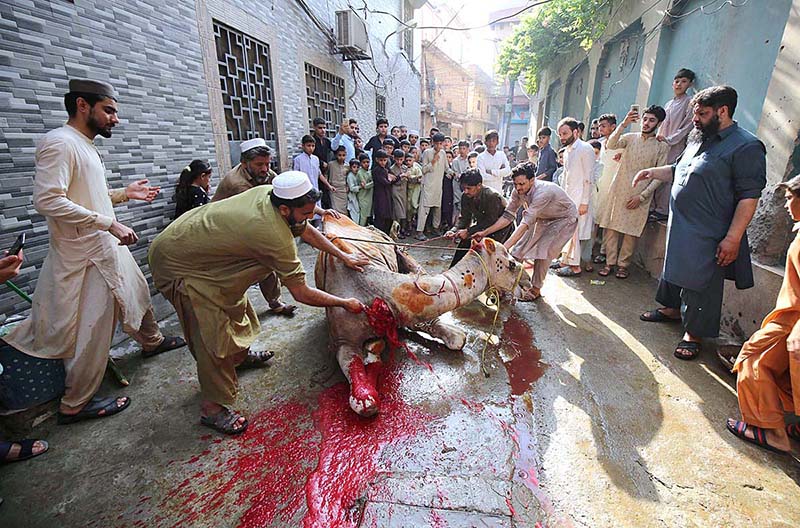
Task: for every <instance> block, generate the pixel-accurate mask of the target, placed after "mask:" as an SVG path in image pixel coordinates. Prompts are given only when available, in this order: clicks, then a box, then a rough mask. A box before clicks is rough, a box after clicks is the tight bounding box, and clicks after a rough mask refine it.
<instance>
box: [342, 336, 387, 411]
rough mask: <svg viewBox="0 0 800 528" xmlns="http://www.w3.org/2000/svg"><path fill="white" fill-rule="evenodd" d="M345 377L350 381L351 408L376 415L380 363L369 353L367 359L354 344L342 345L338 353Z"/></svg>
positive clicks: (378, 403) (378, 400)
mask: <svg viewBox="0 0 800 528" xmlns="http://www.w3.org/2000/svg"><path fill="white" fill-rule="evenodd" d="M336 356H337V359H338V360H339V365H340V366H341V368H342V372H344V375H345V377H346V378H347V380H348V381H349V382H350V408H351V409H353V411H354V412H355V413H356V414H359V415H361V416H367V417H368V416H375V415H376V414H378V411H379V409H380V396H379V395H378V389H377V387H376V385H377V377H378V373H379V370H380V369H379V365H378V364H379V363H380V358H378V361H377V363H378V364H376V362H375V361H374V359H372V357H373V356H372V355H371V354H367V356H366V361H365V358H363V357H362V354H361V350H359V349H358V348H357V347H355V346H352V345H340V346H339V351H338V352H337V354H336Z"/></svg>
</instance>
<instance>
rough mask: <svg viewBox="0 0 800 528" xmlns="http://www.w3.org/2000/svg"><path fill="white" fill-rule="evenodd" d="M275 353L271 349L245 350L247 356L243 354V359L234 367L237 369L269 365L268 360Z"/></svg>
mask: <svg viewBox="0 0 800 528" xmlns="http://www.w3.org/2000/svg"><path fill="white" fill-rule="evenodd" d="M274 355H275V352H273V351H272V350H261V351H259V352H254V351H252V350H248V351H247V356H245V358H244V361H242V362H241V363H239V364H238V365H237V366H236V368H238V369H252V368H264V367H268V366H269V360H270V359H272V357H273V356H274Z"/></svg>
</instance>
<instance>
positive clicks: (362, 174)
mask: <svg viewBox="0 0 800 528" xmlns="http://www.w3.org/2000/svg"><path fill="white" fill-rule="evenodd" d="M371 162H372V161H371V160H370V158H369V155H368V154H361V155H360V156H359V157H358V165H359V168H358V185H359V187H360V189H359V191H358V214H359V217H358V225H362V226H365V225H367V220H368V219H369V217H370V216H372V188H373V185H374V183H373V181H372V173H371V172H370V171H369V166H370V163H371Z"/></svg>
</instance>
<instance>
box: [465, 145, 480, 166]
mask: <svg viewBox="0 0 800 528" xmlns="http://www.w3.org/2000/svg"><path fill="white" fill-rule="evenodd" d="M467 162H468V163H469V168H470V169H477V168H478V153H477V152H475V151H474V150H473V151H472V152H470V153H469V154H468V155H467Z"/></svg>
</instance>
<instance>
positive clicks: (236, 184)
mask: <svg viewBox="0 0 800 528" xmlns="http://www.w3.org/2000/svg"><path fill="white" fill-rule="evenodd" d="M241 149H242V154H241V155H240V156H239V164H238V165H237V166H236V167H234V168H233V169H232V170H231V171H230V172H229V173H228V174H226V175H225V177H223V178H222V181H221V182H220V183H219V187H217V190H216V192H215V193H214V197H213V198H212V199H211V201H212V202H218V201H220V200H224V199H225V198H230V197H231V196H236V195H237V194H241V193H243V192H245V191H247V190H250V189H252V188H253V187H257V186H259V185H272V182H273V180H274V179H275V177H276V176H277V174H275V171H273V170H272V169H271V168H270V160H271V158H272V151H270V149H269V147H268V146H267V142H266V141H264V140H263V139H262V138H254V139H248V140H247V141H242V144H241ZM315 212H316V213H317V214H320V215H322V214H325V213H329V212H331V211H326V210H323V209H322V208H320V207H317V210H316V211H315ZM258 288H259V289H260V290H261V294H262V295H263V296H264V299H265V300H266V301H267V304H268V305H269V313H270V314H273V315H282V316H285V317H292V316H293V315H294V312H295V311H296V310H297V306H295V305H293V304H285V303H284V302H283V301H282V300H281V282H280V280H279V279H278V275H277V274H275V273H274V272H273V273H270V274H269V275H267V276H266V277H265V278H264V279H263V280H261V281H260V282H259V283H258Z"/></svg>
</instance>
